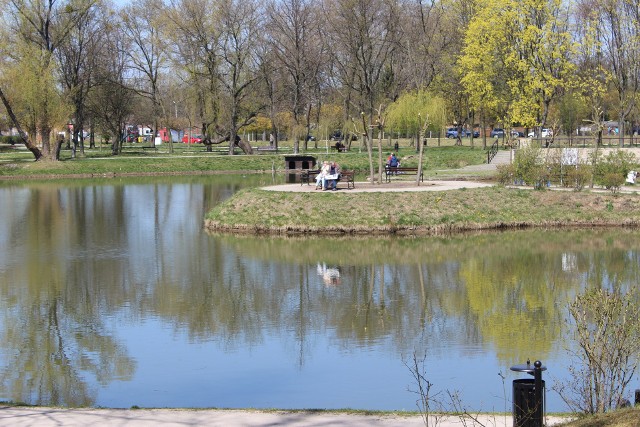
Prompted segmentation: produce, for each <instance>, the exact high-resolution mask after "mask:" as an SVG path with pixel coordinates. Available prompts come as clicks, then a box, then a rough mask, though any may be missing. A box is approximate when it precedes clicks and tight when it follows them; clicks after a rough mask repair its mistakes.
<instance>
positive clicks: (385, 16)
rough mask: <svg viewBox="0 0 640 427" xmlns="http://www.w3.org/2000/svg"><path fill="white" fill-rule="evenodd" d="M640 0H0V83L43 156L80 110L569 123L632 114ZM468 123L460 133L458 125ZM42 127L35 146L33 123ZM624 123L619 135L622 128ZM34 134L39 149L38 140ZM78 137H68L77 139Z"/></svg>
mask: <svg viewBox="0 0 640 427" xmlns="http://www.w3.org/2000/svg"><path fill="white" fill-rule="evenodd" d="M638 6H640V1H638V0H627V1H617V0H580V1H578V2H577V3H575V4H571V5H570V4H569V3H567V2H561V1H559V0H544V1H543V0H484V1H482V2H479V1H476V0H430V1H427V0H323V1H312V0H272V1H268V2H266V3H263V2H258V1H257V0H132V1H131V3H129V4H125V5H122V6H116V5H114V4H109V3H108V2H107V1H105V0H46V1H42V2H31V1H27V0H3V8H2V11H3V12H2V17H3V25H2V29H1V30H0V31H2V33H3V34H2V36H3V37H2V40H3V42H1V44H0V49H1V50H2V61H0V99H1V100H2V102H3V104H4V106H5V110H6V116H5V117H4V121H5V124H4V126H3V127H9V126H12V127H16V128H17V129H18V130H19V131H20V132H21V135H22V137H23V139H24V141H25V144H26V145H27V147H28V148H29V149H30V150H31V151H32V152H33V154H34V156H35V157H36V159H40V158H47V159H57V158H58V155H59V149H60V144H61V141H57V144H52V143H51V141H50V138H51V135H52V134H53V131H54V130H55V129H60V128H63V127H64V126H65V125H67V124H69V122H70V118H71V123H73V125H74V126H73V132H74V135H73V141H76V144H78V145H77V147H74V148H79V149H80V151H82V150H83V149H84V143H83V137H82V135H83V133H82V130H83V129H85V128H91V129H92V130H93V129H96V130H98V131H100V132H101V133H102V134H105V135H109V136H110V137H111V138H112V144H113V145H112V147H113V153H114V154H117V153H118V152H119V151H120V149H121V142H120V141H122V139H123V132H124V130H125V125H126V123H128V122H135V123H146V124H150V125H151V126H152V128H153V129H154V131H157V130H158V129H159V128H160V127H165V126H166V127H174V128H180V127H197V128H200V129H201V131H202V134H203V135H204V137H205V139H204V142H205V144H206V145H207V146H209V147H210V146H211V144H221V143H223V142H225V141H228V142H229V153H233V149H234V146H238V145H239V146H240V147H241V148H242V149H243V150H244V151H245V152H247V153H250V152H251V150H252V148H251V146H250V145H249V144H248V143H247V142H246V141H242V140H240V138H239V136H238V135H239V133H240V132H242V131H243V130H261V131H265V132H269V133H271V134H273V135H274V137H275V141H274V143H275V144H277V143H278V141H277V138H278V135H279V134H280V133H281V132H286V133H287V135H289V136H290V137H292V138H294V140H296V141H300V142H301V143H304V144H306V143H307V142H306V141H307V135H309V134H310V133H312V132H313V131H316V132H317V131H318V130H319V129H324V130H325V132H331V131H333V130H335V129H342V130H343V133H345V134H346V133H348V132H355V133H357V134H360V135H361V136H362V137H363V138H361V139H360V140H361V141H362V143H363V144H365V146H366V147H368V148H370V147H371V144H372V141H373V138H374V137H375V135H374V134H373V132H374V130H376V131H382V130H384V128H385V127H386V128H390V127H393V128H394V129H396V130H400V129H401V130H403V131H405V132H406V131H409V132H414V133H415V134H419V133H420V132H422V131H425V130H426V129H427V128H428V127H429V126H432V127H435V128H441V127H442V126H444V125H446V124H447V123H456V124H457V125H458V126H460V127H462V126H465V125H467V124H474V123H480V124H481V126H482V127H483V128H486V127H488V126H491V125H493V124H500V125H501V126H503V127H506V128H509V127H510V126H511V125H514V124H518V125H521V126H525V127H535V126H544V125H545V124H547V123H548V122H550V121H555V122H561V124H562V125H563V126H564V127H565V129H575V127H576V126H577V125H578V124H579V123H580V121H582V120H583V119H584V118H585V117H588V118H589V119H590V120H591V121H593V122H594V123H597V124H599V123H602V122H603V120H604V119H605V118H616V119H618V121H619V123H620V124H621V126H624V123H628V122H629V119H630V117H633V116H634V114H635V113H636V102H635V100H636V98H637V95H638V89H639V87H638V83H639V79H640V68H639V67H640V61H638V60H637V59H638V57H639V56H640V39H639V38H638V36H637V34H640V31H639V30H640V19H639V18H640V17H639V16H637V14H638V13H640V12H638V10H640V7H638ZM459 134H460V132H459ZM35 135H37V136H38V138H40V140H41V145H37V144H36V143H35V141H34V140H33V137H34V136H35ZM620 135H621V137H622V135H624V128H622V129H621V132H620ZM40 147H41V148H40ZM74 153H75V151H74Z"/></svg>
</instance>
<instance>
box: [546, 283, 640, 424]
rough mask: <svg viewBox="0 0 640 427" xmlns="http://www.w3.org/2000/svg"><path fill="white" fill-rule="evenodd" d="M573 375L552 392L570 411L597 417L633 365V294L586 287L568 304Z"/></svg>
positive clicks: (636, 335) (639, 314) (637, 323)
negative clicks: (573, 346) (573, 340)
mask: <svg viewBox="0 0 640 427" xmlns="http://www.w3.org/2000/svg"><path fill="white" fill-rule="evenodd" d="M569 314H570V316H571V318H572V322H570V323H571V324H572V326H573V327H572V329H573V330H572V335H573V337H574V339H575V340H576V342H577V348H576V349H575V350H569V352H570V353H569V356H570V359H571V360H572V364H571V366H570V367H569V370H570V372H571V373H572V374H573V375H572V376H571V379H569V380H568V381H567V383H564V384H563V383H558V384H556V385H555V386H554V389H555V390H556V391H558V392H559V394H560V396H561V397H562V399H563V400H564V401H565V402H566V403H567V404H568V405H569V407H570V408H571V409H572V410H578V411H582V412H585V413H590V414H594V413H602V412H606V411H608V410H610V409H613V408H615V407H616V406H617V405H618V404H619V402H621V401H623V400H624V398H625V391H626V389H627V387H628V385H629V383H630V381H631V379H632V378H633V376H634V374H635V371H636V368H637V367H638V353H639V352H640V307H638V304H637V302H636V301H635V298H634V296H633V295H630V294H627V295H623V294H621V293H620V292H611V291H607V290H604V289H599V288H596V289H590V290H587V291H585V292H584V293H583V294H581V295H578V296H577V297H576V299H575V300H574V301H573V302H572V303H570V304H569Z"/></svg>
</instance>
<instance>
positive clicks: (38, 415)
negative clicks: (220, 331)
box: [0, 406, 565, 427]
mask: <svg viewBox="0 0 640 427" xmlns="http://www.w3.org/2000/svg"><path fill="white" fill-rule="evenodd" d="M564 420H565V419H563V418H558V417H547V420H546V421H547V422H546V423H545V424H546V425H547V426H552V425H557V424H559V423H561V422H562V421H564ZM478 421H479V422H473V421H472V420H470V419H465V420H464V422H463V421H462V420H460V419H459V418H458V417H453V416H451V417H446V418H442V417H441V418H438V419H437V420H436V419H435V418H434V419H431V420H429V425H434V426H435V425H437V426H439V427H470V426H483V427H511V426H512V425H513V419H512V418H511V416H504V415H481V416H480V417H479V418H478ZM90 425H92V426H93V425H95V426H125V427H128V426H135V427H139V426H143V427H146V426H148V427H151V426H204V427H208V426H225V427H236V426H237V427H254V426H288V427H320V426H323V427H324V426H345V427H347V426H348V427H365V426H374V427H375V426H380V427H396V426H398V427H401V426H402V427H406V426H409V427H411V426H416V427H417V426H424V425H425V423H424V422H423V420H422V417H420V416H419V415H413V416H406V417H405V416H396V415H350V414H340V413H331V412H275V411H274V412H261V411H250V410H215V409H202V410H198V409H194V410H186V409H61V408H40V407H11V406H0V426H14V427H16V426H17V427H22V426H37V427H54V426H56V427H59V426H90Z"/></svg>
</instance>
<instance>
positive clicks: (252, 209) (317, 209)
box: [206, 187, 640, 234]
mask: <svg viewBox="0 0 640 427" xmlns="http://www.w3.org/2000/svg"><path fill="white" fill-rule="evenodd" d="M206 224H207V227H208V228H210V229H218V230H236V231H244V232H256V233H319V232H320V233H379V234H386V233H389V234H391V233H399V234H443V233H448V232H452V231H464V230H482V229H495V228H519V227H533V226H546V227H550V226H551V227H554V226H605V225H606V226H617V225H627V226H635V225H638V224H640V197H639V196H637V195H634V194H616V195H613V194H605V193H588V192H583V193H576V192H566V191H531V190H518V189H508V188H504V187H492V188H479V189H461V190H452V191H446V192H400V193H347V192H344V193H342V192H341V193H338V194H327V193H286V192H272V191H264V190H259V189H250V190H246V191H242V192H240V193H238V194H236V195H235V196H234V197H232V198H231V199H230V200H228V201H227V202H226V203H223V204H222V205H220V206H218V207H216V208H215V209H214V210H213V211H211V212H210V213H209V214H208V215H207V217H206Z"/></svg>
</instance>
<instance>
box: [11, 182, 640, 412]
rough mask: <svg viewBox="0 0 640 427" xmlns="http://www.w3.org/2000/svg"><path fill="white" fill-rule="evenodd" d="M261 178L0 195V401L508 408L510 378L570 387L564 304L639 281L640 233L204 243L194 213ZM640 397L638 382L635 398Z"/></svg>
mask: <svg viewBox="0 0 640 427" xmlns="http://www.w3.org/2000/svg"><path fill="white" fill-rule="evenodd" d="M271 179H272V178H271V177H270V176H257V177H256V176H252V177H244V176H241V175H236V176H227V177H206V178H204V177H200V178H196V179H190V178H181V177H172V178H155V179H135V180H133V179H129V180H122V181H120V180H105V181H101V182H98V183H96V182H95V181H94V182H82V181H80V182H77V181H76V182H73V183H70V182H66V181H65V182H49V183H29V184H25V185H19V184H15V183H14V184H3V185H2V186H0V214H1V217H2V221H0V243H1V245H2V251H1V253H0V319H1V321H0V401H15V402H26V403H29V404H38V405H61V406H102V407H131V406H134V405H137V406H140V407H228V408H247V407H253V408H360V409H384V410H394V409H406V410H415V409H416V406H415V401H416V397H417V396H416V394H415V393H412V392H411V391H410V390H415V383H414V380H413V377H412V374H411V372H410V370H409V368H408V367H407V364H410V363H411V360H412V357H413V354H414V353H416V354H417V355H418V358H419V359H422V357H424V358H425V359H424V370H425V376H426V378H427V379H428V380H429V381H430V382H431V383H432V384H433V386H432V387H433V388H432V393H436V392H440V393H441V395H440V396H442V397H441V399H442V400H443V401H446V398H445V396H446V393H447V392H459V394H460V399H461V402H462V404H463V405H464V406H465V407H466V408H468V409H470V410H481V411H494V410H495V411H511V382H512V381H513V380H514V379H517V378H523V377H526V376H525V375H524V374H518V373H514V372H511V371H510V370H509V368H510V367H511V366H513V365H515V364H521V363H524V362H525V361H526V360H527V359H528V358H529V359H531V361H532V362H533V361H534V360H536V359H540V360H542V361H543V363H544V364H545V365H546V366H547V368H548V370H547V371H546V372H545V373H544V376H543V377H544V379H545V380H546V382H547V397H546V399H547V410H548V411H561V410H564V409H566V408H565V407H564V405H563V403H562V400H561V399H560V398H559V396H558V395H557V394H556V393H555V392H553V391H552V390H551V387H552V386H553V385H554V383H556V382H559V381H563V380H564V379H566V377H567V372H568V369H567V368H568V364H569V359H568V356H567V352H566V346H567V345H568V344H570V341H568V340H567V339H566V336H565V332H566V331H565V330H564V329H565V321H566V320H567V318H568V314H567V301H568V300H569V299H571V298H572V297H573V296H574V295H575V294H576V293H578V292H579V291H580V290H581V289H582V288H584V287H586V286H595V285H598V286H606V287H616V288H622V289H629V288H634V289H635V287H636V285H637V283H638V281H639V280H638V279H639V273H640V271H639V266H640V263H639V261H640V254H639V252H638V248H640V232H638V231H630V230H623V229H619V230H603V229H598V230H572V231H557V230H556V231H543V230H528V231H514V232H503V233H487V234H477V235H468V236H456V237H451V238H442V237H438V238H434V237H424V238H378V237H376V238H366V237H359V238H336V237H331V238H317V237H316V238H313V237H311V238H270V237H258V238H256V237H248V236H230V235H211V234H208V233H207V232H205V231H204V230H203V228H202V225H203V216H204V213H205V212H206V211H207V210H209V209H210V208H212V207H213V206H215V205H216V204H217V203H219V202H220V201H221V200H224V199H226V198H227V197H229V196H231V195H232V194H233V193H234V192H235V191H238V190H239V189H241V188H243V187H246V186H254V185H259V184H267V183H268V184H270V183H272V181H271ZM635 388H639V386H638V381H637V380H635V379H634V381H633V382H632V384H630V387H629V389H630V390H633V389H635Z"/></svg>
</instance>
